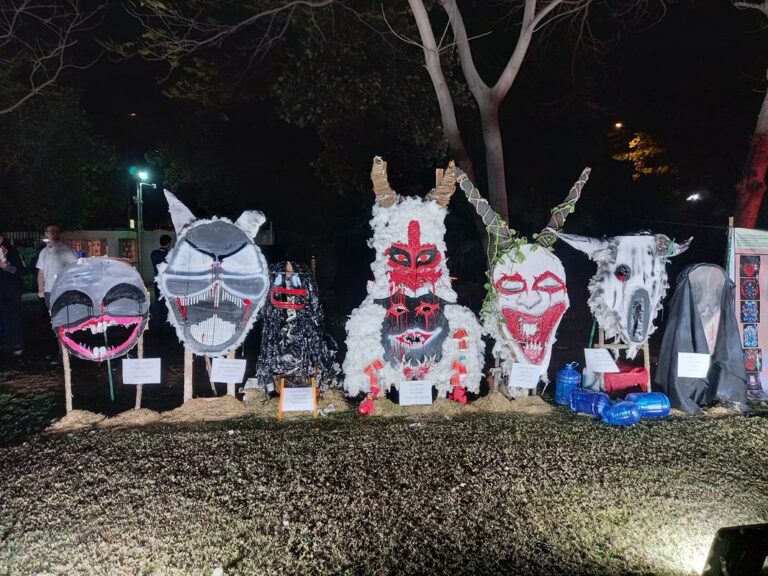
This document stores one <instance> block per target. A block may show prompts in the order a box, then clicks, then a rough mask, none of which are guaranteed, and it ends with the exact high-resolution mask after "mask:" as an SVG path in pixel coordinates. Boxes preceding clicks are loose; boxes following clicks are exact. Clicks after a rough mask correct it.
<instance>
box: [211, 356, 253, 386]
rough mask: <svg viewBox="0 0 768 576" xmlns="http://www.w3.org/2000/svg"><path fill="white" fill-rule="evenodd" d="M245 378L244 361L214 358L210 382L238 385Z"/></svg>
mask: <svg viewBox="0 0 768 576" xmlns="http://www.w3.org/2000/svg"><path fill="white" fill-rule="evenodd" d="M244 377H245V360H244V359H239V360H235V359H230V358H214V359H213V367H212V368H211V382H222V383H224V384H240V383H242V381H243V378H244Z"/></svg>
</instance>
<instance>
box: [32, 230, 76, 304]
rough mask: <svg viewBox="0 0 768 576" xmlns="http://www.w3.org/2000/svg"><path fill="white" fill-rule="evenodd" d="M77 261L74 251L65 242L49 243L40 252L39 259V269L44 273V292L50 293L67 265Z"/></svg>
mask: <svg viewBox="0 0 768 576" xmlns="http://www.w3.org/2000/svg"><path fill="white" fill-rule="evenodd" d="M75 260H77V257H76V256H75V253H74V251H73V250H72V248H70V247H69V246H68V245H67V244H65V243H64V242H49V243H48V246H46V247H45V248H43V249H42V250H41V251H40V256H39V257H38V259H37V269H38V270H42V271H43V279H44V280H45V287H44V290H43V291H44V292H50V291H51V289H52V288H53V283H54V282H56V278H57V277H58V276H59V274H60V273H61V271H62V270H63V269H64V267H65V266H66V265H67V264H71V263H72V262H74V261H75Z"/></svg>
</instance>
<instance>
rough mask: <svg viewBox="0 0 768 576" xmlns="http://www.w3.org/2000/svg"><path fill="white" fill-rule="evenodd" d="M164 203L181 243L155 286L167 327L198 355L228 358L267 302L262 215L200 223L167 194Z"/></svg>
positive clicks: (160, 269) (246, 214)
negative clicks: (261, 245)
mask: <svg viewBox="0 0 768 576" xmlns="http://www.w3.org/2000/svg"><path fill="white" fill-rule="evenodd" d="M165 197H166V199H167V200H168V207H169V211H170V213H171V219H172V220H173V226H174V228H175V229H176V234H177V238H178V241H177V244H176V246H175V247H174V249H173V250H171V251H170V252H169V254H168V256H166V262H167V264H165V263H164V264H161V265H159V266H158V275H157V278H156V279H155V282H156V283H157V285H158V286H159V288H160V292H161V294H162V295H163V298H164V299H165V302H166V305H167V306H168V311H169V312H170V314H169V315H168V321H169V322H170V323H171V324H172V325H173V326H174V327H175V328H176V334H177V335H178V337H179V340H181V341H182V342H183V343H184V344H185V345H186V346H187V347H189V348H190V349H191V350H192V351H193V352H194V353H195V354H199V355H205V356H221V355H224V354H226V353H227V352H229V351H230V350H234V349H235V348H236V347H237V346H239V345H240V344H241V343H242V342H243V340H245V337H246V336H247V335H248V331H249V330H250V329H251V327H252V326H253V324H254V322H255V321H256V317H257V313H258V312H259V310H261V308H262V306H264V301H265V299H266V295H267V288H268V286H269V276H268V269H267V262H266V260H265V259H264V255H263V254H262V253H261V250H259V247H258V246H257V245H256V244H255V242H254V239H255V237H256V234H257V233H258V231H259V228H260V227H261V225H262V224H263V223H264V221H265V217H264V214H263V213H261V212H259V211H257V210H247V211H245V212H243V214H242V215H241V216H240V217H239V218H238V219H237V221H236V222H232V221H230V220H228V219H226V218H213V219H211V220H203V219H197V218H195V216H194V215H193V214H192V212H191V211H190V210H189V208H187V207H186V206H185V205H184V204H182V203H181V201H180V200H179V199H178V198H176V196H174V195H173V194H171V193H170V192H169V191H168V190H166V191H165Z"/></svg>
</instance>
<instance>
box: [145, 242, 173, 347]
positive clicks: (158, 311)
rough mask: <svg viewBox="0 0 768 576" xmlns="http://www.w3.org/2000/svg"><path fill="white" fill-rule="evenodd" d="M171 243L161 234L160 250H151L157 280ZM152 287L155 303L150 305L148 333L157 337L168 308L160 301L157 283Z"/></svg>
mask: <svg viewBox="0 0 768 576" xmlns="http://www.w3.org/2000/svg"><path fill="white" fill-rule="evenodd" d="M171 242H173V238H171V237H170V236H168V234H163V235H162V236H160V248H156V249H155V250H152V254H150V259H151V260H152V270H154V272H155V278H157V267H158V266H159V265H160V264H162V263H163V262H165V257H166V256H168V252H169V251H170V250H171ZM153 287H154V294H155V301H154V303H153V304H152V306H153V310H152V313H151V314H150V316H149V331H150V332H151V333H154V334H156V335H158V336H159V335H160V334H161V333H162V332H163V330H164V328H165V325H166V324H167V323H168V307H167V306H166V305H165V302H161V301H160V298H161V294H160V288H159V287H158V286H157V282H155V283H154V285H153Z"/></svg>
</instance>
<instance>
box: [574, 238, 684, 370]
mask: <svg viewBox="0 0 768 576" xmlns="http://www.w3.org/2000/svg"><path fill="white" fill-rule="evenodd" d="M559 237H560V238H562V239H563V240H564V241H565V242H566V243H568V244H570V245H571V246H573V247H574V248H576V249H577V250H580V251H582V252H584V254H586V255H587V256H589V258H590V259H592V260H594V261H595V262H597V272H596V273H595V275H594V276H593V277H592V279H591V280H590V282H589V294H590V296H589V309H590V310H591V311H592V315H593V316H594V317H595V320H597V323H598V324H599V325H600V327H601V328H602V329H603V330H604V331H605V335H606V337H608V338H618V339H619V340H621V341H622V342H624V343H625V344H626V345H627V346H629V348H628V350H627V358H634V356H635V354H636V353H637V350H638V349H639V348H640V347H641V346H642V345H643V343H645V341H646V340H647V339H648V337H649V336H650V335H651V334H653V332H654V330H656V326H655V325H654V320H655V319H656V316H658V313H659V312H660V311H661V308H662V300H663V298H664V295H665V294H666V293H667V288H668V287H669V281H668V279H667V270H666V266H667V263H668V262H669V259H670V258H672V257H673V256H677V255H678V254H682V253H683V252H685V251H686V250H687V249H688V246H689V245H690V243H691V240H693V238H689V239H688V240H687V241H686V242H684V243H682V244H677V243H676V242H674V241H673V240H670V239H669V238H667V237H666V236H664V235H663V234H650V233H644V234H638V235H634V236H614V237H613V238H604V239H602V240H601V239H598V238H588V237H586V236H576V235H574V234H559Z"/></svg>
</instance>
